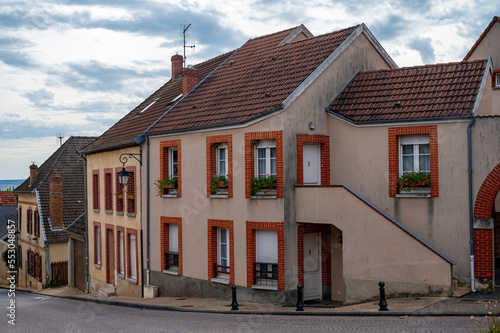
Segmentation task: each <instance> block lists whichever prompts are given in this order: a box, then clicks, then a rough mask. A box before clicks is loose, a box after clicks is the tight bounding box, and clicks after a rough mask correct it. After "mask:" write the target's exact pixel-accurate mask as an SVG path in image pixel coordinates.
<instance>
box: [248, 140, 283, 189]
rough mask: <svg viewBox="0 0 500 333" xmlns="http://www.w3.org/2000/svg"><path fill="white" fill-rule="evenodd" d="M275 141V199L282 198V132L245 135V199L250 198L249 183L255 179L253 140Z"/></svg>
mask: <svg viewBox="0 0 500 333" xmlns="http://www.w3.org/2000/svg"><path fill="white" fill-rule="evenodd" d="M268 139H271V140H272V139H274V140H276V182H277V187H278V188H277V195H276V197H277V198H283V132H282V131H269V132H252V133H245V198H247V199H249V198H250V196H251V191H250V181H251V180H252V178H254V177H255V149H254V145H253V143H252V141H254V140H268Z"/></svg>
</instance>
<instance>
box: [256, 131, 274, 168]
mask: <svg viewBox="0 0 500 333" xmlns="http://www.w3.org/2000/svg"><path fill="white" fill-rule="evenodd" d="M256 151H257V154H256V155H257V159H256V168H255V176H256V177H265V176H267V175H270V176H276V141H275V140H262V141H261V142H259V143H258V145H257V147H256Z"/></svg>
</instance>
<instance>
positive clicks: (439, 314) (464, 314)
mask: <svg viewBox="0 0 500 333" xmlns="http://www.w3.org/2000/svg"><path fill="white" fill-rule="evenodd" d="M0 289H9V288H8V287H5V286H0ZM16 292H24V293H29V294H35V295H41V296H48V297H55V298H63V299H70V300H74V301H83V302H91V303H97V304H104V305H114V306H121V307H127V308H133V309H141V310H156V311H176V312H193V313H214V314H232V315H237V314H242V315H262V316H317V317H328V316H329V317H405V316H408V317H471V316H474V317H478V316H491V314H489V313H488V312H487V311H484V312H453V311H451V312H400V311H399V312H391V311H390V310H389V311H380V312H307V311H306V310H305V311H297V312H281V311H272V312H261V311H240V310H235V311H233V310H198V309H183V308H178V307H175V306H168V305H152V304H140V303H131V302H122V301H109V300H106V299H94V298H86V297H78V296H59V295H47V294H44V293H40V292H36V291H33V290H20V289H18V290H16ZM305 309H307V307H306V308H305Z"/></svg>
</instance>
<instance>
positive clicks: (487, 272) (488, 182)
mask: <svg viewBox="0 0 500 333" xmlns="http://www.w3.org/2000/svg"><path fill="white" fill-rule="evenodd" d="M499 191H500V164H498V165H497V166H496V167H495V168H494V169H493V170H492V171H491V172H490V173H489V174H488V176H487V177H486V179H485V180H484V181H483V183H482V184H481V187H480V189H479V191H478V194H477V197H476V203H475V205H474V257H475V261H474V272H475V277H476V278H484V279H493V278H494V274H493V273H494V270H495V260H494V258H495V252H496V251H498V253H499V254H500V228H498V227H497V228H496V229H495V220H496V221H497V224H499V223H500V214H499V212H500V203H497V205H495V200H496V198H497V196H498V192H499ZM497 201H499V200H498V199H497ZM499 226H500V224H499ZM495 231H498V232H495ZM495 233H497V234H498V235H495ZM495 244H497V245H498V247H499V248H498V249H495V246H494V245H495ZM499 268H500V267H499Z"/></svg>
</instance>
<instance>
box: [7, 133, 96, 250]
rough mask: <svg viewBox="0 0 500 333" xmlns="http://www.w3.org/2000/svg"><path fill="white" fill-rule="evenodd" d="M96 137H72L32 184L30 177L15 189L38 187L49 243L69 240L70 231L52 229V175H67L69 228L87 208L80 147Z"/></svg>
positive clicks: (65, 200)
mask: <svg viewBox="0 0 500 333" xmlns="http://www.w3.org/2000/svg"><path fill="white" fill-rule="evenodd" d="M95 139H96V138H95V137H81V136H72V137H70V138H69V139H68V140H67V141H66V142H65V143H64V144H63V145H62V146H61V147H59V149H57V150H56V152H55V153H53V154H52V155H51V156H50V157H49V158H48V159H47V160H46V161H45V162H44V163H43V164H42V165H41V166H40V167H39V168H38V175H37V177H36V179H35V181H34V182H33V184H31V186H30V184H29V183H30V179H29V177H28V178H27V179H26V180H25V181H24V182H23V183H22V184H21V185H19V186H18V187H17V188H16V189H15V190H14V192H33V191H34V190H35V189H36V190H37V192H38V196H37V200H39V211H40V220H41V223H42V226H43V235H44V239H45V241H47V242H49V243H51V242H65V241H68V233H67V232H66V231H64V230H56V231H52V230H51V228H50V225H49V221H48V218H49V217H50V209H49V204H50V196H49V178H50V177H52V176H53V175H59V176H61V177H63V224H64V227H65V228H66V227H68V226H69V225H70V224H71V223H72V222H73V221H75V220H76V219H77V218H78V217H80V215H82V214H83V213H84V212H85V187H84V183H85V177H84V176H85V175H84V174H85V172H84V166H85V164H84V160H83V159H82V158H81V157H80V155H79V154H78V150H80V149H82V148H83V147H85V146H87V145H89V144H90V143H91V142H93V141H94V140H95Z"/></svg>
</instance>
